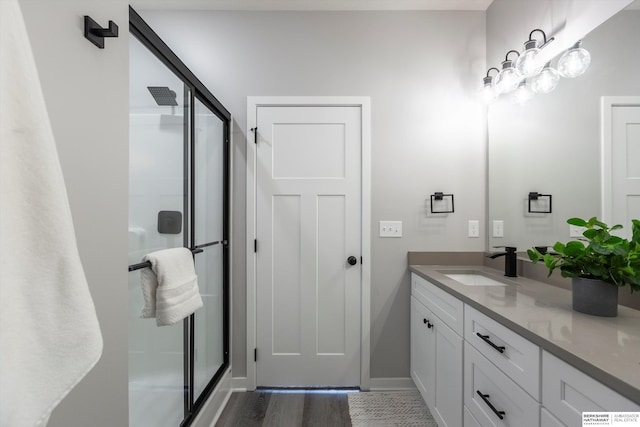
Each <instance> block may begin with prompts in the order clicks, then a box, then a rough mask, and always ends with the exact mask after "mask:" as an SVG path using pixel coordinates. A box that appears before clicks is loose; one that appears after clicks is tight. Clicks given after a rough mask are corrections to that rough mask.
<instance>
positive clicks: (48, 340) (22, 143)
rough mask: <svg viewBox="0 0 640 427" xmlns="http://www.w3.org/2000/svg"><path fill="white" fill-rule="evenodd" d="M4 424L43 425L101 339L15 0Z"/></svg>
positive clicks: (1, 19) (0, 168)
mask: <svg viewBox="0 0 640 427" xmlns="http://www.w3.org/2000/svg"><path fill="white" fill-rule="evenodd" d="M0 197H1V199H0V426H2V427H4V426H11V427H33V426H40V427H42V426H45V425H46V424H47V422H48V420H49V416H50V414H51V412H52V411H53V409H54V408H55V407H56V406H57V405H58V404H59V403H60V401H61V400H62V399H63V398H64V397H65V396H66V395H67V394H68V393H69V392H70V391H71V389H72V388H73V387H75V386H76V385H77V383H78V382H79V381H80V380H81V379H82V378H83V377H84V376H85V375H86V374H87V373H88V371H90V370H91V369H92V368H93V367H94V366H95V364H96V363H97V362H98V359H99V358H100V355H101V354H102V336H101V334H100V327H99V325H98V319H97V316H96V311H95V308H94V305H93V301H92V299H91V295H90V293H89V288H88V286H87V281H86V278H85V275H84V271H83V268H82V265H81V263H80V256H79V254H78V249H77V246H76V240H75V232H74V228H73V223H72V219H71V209H70V207H69V202H68V199H67V192H66V189H65V184H64V178H63V175H62V170H61V167H60V162H59V159H58V153H57V150H56V146H55V141H54V138H53V132H52V130H51V124H50V122H49V117H48V115H47V110H46V106H45V102H44V97H43V94H42V89H41V87H40V81H39V78H38V73H37V70H36V64H35V60H34V58H33V53H32V51H31V46H30V44H29V39H28V36H27V31H26V28H25V25H24V20H23V17H22V13H21V10H20V6H19V4H18V2H17V0H0Z"/></svg>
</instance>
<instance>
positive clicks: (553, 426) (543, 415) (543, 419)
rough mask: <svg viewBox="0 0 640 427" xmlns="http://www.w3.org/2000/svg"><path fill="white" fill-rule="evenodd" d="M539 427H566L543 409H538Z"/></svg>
mask: <svg viewBox="0 0 640 427" xmlns="http://www.w3.org/2000/svg"><path fill="white" fill-rule="evenodd" d="M540 427H567V426H566V425H564V424H563V423H561V422H560V420H558V419H557V418H556V417H554V416H553V415H552V414H551V413H550V412H549V411H547V410H546V409H545V408H540Z"/></svg>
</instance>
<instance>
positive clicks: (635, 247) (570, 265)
mask: <svg viewBox="0 0 640 427" xmlns="http://www.w3.org/2000/svg"><path fill="white" fill-rule="evenodd" d="M567 223H569V224H571V225H576V226H579V227H584V228H586V230H585V231H584V233H583V234H582V235H583V236H584V237H583V238H579V239H578V240H572V241H570V242H568V243H566V244H564V243H561V242H557V243H556V244H555V245H553V252H551V253H546V254H542V253H540V251H538V250H537V249H536V248H531V249H529V250H527V254H528V255H529V258H530V259H531V261H533V262H534V263H536V262H538V261H544V264H545V265H546V266H547V268H548V269H549V275H551V273H553V271H554V270H555V269H557V268H558V269H560V274H561V275H562V276H563V277H584V278H588V279H597V280H602V281H603V282H607V283H612V284H614V285H616V286H619V287H621V286H625V285H629V287H630V288H631V291H632V292H633V291H640V220H637V219H634V220H632V223H631V227H632V237H631V240H628V239H623V238H622V237H618V236H615V235H612V234H611V232H612V231H615V230H619V229H621V228H622V226H621V225H614V226H613V227H609V226H608V225H607V224H605V223H603V222H601V221H598V219H597V218H595V217H593V218H591V219H590V220H588V221H585V220H583V219H580V218H570V219H568V220H567Z"/></svg>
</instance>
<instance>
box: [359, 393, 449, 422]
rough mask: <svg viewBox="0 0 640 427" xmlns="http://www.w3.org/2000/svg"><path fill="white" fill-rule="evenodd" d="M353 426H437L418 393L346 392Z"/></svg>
mask: <svg viewBox="0 0 640 427" xmlns="http://www.w3.org/2000/svg"><path fill="white" fill-rule="evenodd" d="M348 399H349V416H351V424H352V425H353V427H373V426H375V427H382V426H385V427H392V426H395V427H405V426H406V427H438V424H436V421H435V420H434V419H433V417H432V416H431V413H430V412H429V409H428V408H427V405H426V404H425V403H424V400H422V396H421V395H420V392H419V391H418V390H409V391H385V392H362V393H349V394H348Z"/></svg>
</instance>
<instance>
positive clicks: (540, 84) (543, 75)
mask: <svg viewBox="0 0 640 427" xmlns="http://www.w3.org/2000/svg"><path fill="white" fill-rule="evenodd" d="M559 81H560V74H558V72H557V71H556V70H555V69H553V68H551V63H549V62H547V64H546V65H545V66H544V68H543V69H542V71H540V74H538V75H537V76H534V77H532V78H531V89H532V90H533V91H534V92H535V93H549V92H551V91H553V90H554V89H555V88H556V86H558V82H559Z"/></svg>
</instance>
